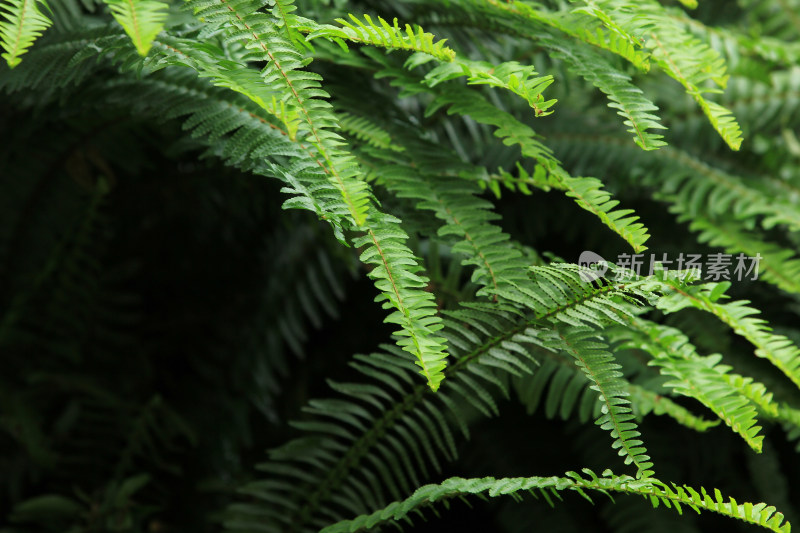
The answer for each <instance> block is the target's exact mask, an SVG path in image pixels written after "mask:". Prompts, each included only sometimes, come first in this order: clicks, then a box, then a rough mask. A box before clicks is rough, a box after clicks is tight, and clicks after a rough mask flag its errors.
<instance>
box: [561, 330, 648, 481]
mask: <svg viewBox="0 0 800 533" xmlns="http://www.w3.org/2000/svg"><path fill="white" fill-rule="evenodd" d="M558 337H559V338H560V340H561V342H563V344H564V346H565V349H566V350H567V351H568V352H569V353H570V354H571V355H572V356H573V357H575V359H576V361H577V364H578V366H579V367H580V368H581V370H583V373H584V374H585V375H586V377H587V378H588V379H589V381H591V383H592V385H591V388H592V389H593V390H595V391H597V393H598V394H599V395H600V401H601V402H602V408H601V412H602V414H601V416H600V418H598V419H597V422H596V423H597V425H598V426H600V427H601V428H603V429H605V430H606V431H609V432H610V433H611V438H612V439H614V443H613V445H612V447H613V448H614V449H617V450H618V453H619V455H620V456H621V457H624V458H625V464H630V463H633V464H634V466H636V469H637V471H636V477H637V478H649V477H652V476H653V471H652V470H651V468H652V467H653V463H652V462H651V461H650V456H648V455H647V449H646V448H645V447H644V446H643V443H642V441H641V440H640V439H639V437H640V436H641V433H639V430H638V428H637V424H636V422H635V420H634V418H635V417H634V415H633V413H632V410H631V407H630V400H628V395H629V392H628V386H627V383H626V381H625V380H624V379H623V378H622V373H621V372H620V371H619V369H620V368H621V366H620V365H619V364H618V363H616V362H615V361H614V357H613V355H611V353H609V352H608V351H607V349H606V347H605V346H604V345H603V343H602V342H601V341H600V339H599V338H598V337H597V333H596V332H594V331H592V330H591V329H589V328H585V327H584V328H580V327H579V328H575V329H572V330H569V331H568V332H567V333H566V334H558Z"/></svg>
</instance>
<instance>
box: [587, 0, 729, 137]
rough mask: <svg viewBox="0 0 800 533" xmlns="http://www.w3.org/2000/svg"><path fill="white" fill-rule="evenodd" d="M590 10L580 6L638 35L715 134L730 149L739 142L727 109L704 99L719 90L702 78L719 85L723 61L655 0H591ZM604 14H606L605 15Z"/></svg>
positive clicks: (724, 79) (723, 80)
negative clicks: (636, 0) (699, 111)
mask: <svg viewBox="0 0 800 533" xmlns="http://www.w3.org/2000/svg"><path fill="white" fill-rule="evenodd" d="M587 3H588V4H589V5H590V6H592V7H593V9H589V10H585V11H584V12H585V13H587V14H592V15H594V16H597V17H598V18H600V20H603V22H604V23H605V24H612V25H613V26H612V28H614V29H617V30H619V31H623V32H625V34H626V35H631V36H634V37H633V38H636V37H637V36H639V38H643V39H644V43H645V46H646V47H647V48H648V49H650V51H651V54H652V55H651V57H652V59H653V60H654V62H655V63H656V64H657V65H658V66H659V67H660V68H661V69H662V70H663V71H664V72H666V73H667V74H668V75H669V76H670V77H672V78H673V79H675V80H676V81H678V82H679V83H680V84H681V85H683V87H684V89H685V90H686V93H687V94H688V95H689V96H691V97H692V98H693V99H694V100H695V102H697V104H698V105H699V106H700V108H701V109H702V110H703V113H705V115H706V117H707V118H708V120H709V121H710V122H711V125H712V126H714V129H716V130H717V133H719V135H720V136H721V137H722V138H723V139H724V140H725V142H726V143H727V144H728V146H730V147H731V148H732V149H733V150H738V149H739V147H740V146H741V144H742V130H741V128H740V127H739V124H738V123H737V122H736V119H735V118H734V117H733V115H732V113H731V111H730V110H728V109H726V108H725V107H723V106H722V105H720V104H718V103H716V102H714V101H711V100H708V99H707V98H706V97H705V95H706V94H708V93H716V92H719V90H718V89H714V88H709V86H708V83H707V82H711V83H713V84H716V85H717V86H719V87H720V88H723V89H724V88H725V85H726V83H727V80H728V75H727V74H726V71H725V62H724V60H723V59H722V58H721V57H720V55H719V54H718V53H717V52H716V51H715V50H714V49H713V48H711V47H710V46H708V45H707V44H705V43H703V42H702V41H700V40H698V39H695V38H694V37H693V36H692V35H691V34H690V33H689V32H688V31H686V30H685V29H684V28H683V27H682V26H681V24H680V22H678V21H676V20H675V19H674V18H672V17H670V16H669V13H668V12H667V11H666V10H665V9H664V8H663V6H661V5H660V4H659V3H658V2H657V1H655V0H643V1H640V2H636V3H635V4H634V3H632V2H628V1H627V0H596V1H595V0H593V1H589V2H587ZM606 17H607V18H606Z"/></svg>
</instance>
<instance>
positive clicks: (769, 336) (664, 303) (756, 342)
mask: <svg viewBox="0 0 800 533" xmlns="http://www.w3.org/2000/svg"><path fill="white" fill-rule="evenodd" d="M665 283H666V284H667V286H669V287H670V288H671V289H672V290H673V292H672V293H671V294H669V295H667V296H665V297H664V298H662V299H661V300H659V302H658V307H659V308H660V309H663V310H664V311H666V312H669V313H674V312H676V311H680V310H681V309H685V308H686V307H695V308H697V309H701V310H703V311H707V312H709V313H712V314H713V315H715V316H716V317H717V318H719V319H720V320H721V321H722V322H724V323H725V324H727V325H728V326H730V328H731V329H732V330H733V331H734V332H735V333H736V334H737V335H740V336H742V337H744V338H745V339H747V340H748V341H749V342H750V343H751V344H752V345H753V346H754V347H755V348H756V351H755V354H756V355H757V356H759V357H763V358H765V359H767V360H769V362H771V363H772V364H773V365H775V367H777V368H778V369H779V370H780V371H781V372H783V373H784V374H785V375H786V376H787V377H788V378H789V379H791V380H792V381H793V382H794V384H795V385H796V386H798V387H800V349H798V347H797V346H796V345H795V344H794V343H793V342H792V341H791V340H790V339H788V338H786V337H784V336H783V335H776V334H774V333H771V331H770V330H771V328H770V327H769V326H768V325H767V321H766V320H764V319H762V318H755V317H754V316H753V315H758V314H760V313H759V311H758V310H756V309H753V308H752V307H749V306H748V305H747V304H749V303H750V302H748V301H746V300H736V301H733V302H728V303H721V302H720V300H723V299H725V298H727V297H728V296H726V295H725V291H726V290H727V288H728V287H730V282H728V281H725V282H720V283H705V284H701V285H687V284H685V283H682V282H681V281H679V280H677V279H675V278H674V277H669V276H668V277H666V278H665Z"/></svg>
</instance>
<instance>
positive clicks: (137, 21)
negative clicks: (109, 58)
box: [103, 0, 167, 56]
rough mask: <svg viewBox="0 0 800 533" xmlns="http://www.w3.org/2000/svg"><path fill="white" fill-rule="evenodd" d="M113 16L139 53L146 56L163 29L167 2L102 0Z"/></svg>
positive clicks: (155, 0) (156, 0)
mask: <svg viewBox="0 0 800 533" xmlns="http://www.w3.org/2000/svg"><path fill="white" fill-rule="evenodd" d="M103 1H104V2H105V3H106V4H107V5H108V7H109V8H110V9H111V13H112V14H113V15H114V18H115V19H116V20H117V22H119V24H120V26H122V27H123V28H124V29H125V33H127V34H128V36H129V37H130V38H131V40H132V41H133V44H134V46H136V50H137V51H138V52H139V55H141V56H146V55H147V53H148V52H149V51H150V47H151V46H152V44H153V40H154V39H155V38H156V35H158V34H159V33H161V30H162V29H164V23H165V22H166V20H167V4H165V3H164V2H161V1H160V0H103Z"/></svg>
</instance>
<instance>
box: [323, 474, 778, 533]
mask: <svg viewBox="0 0 800 533" xmlns="http://www.w3.org/2000/svg"><path fill="white" fill-rule="evenodd" d="M583 473H584V474H585V475H586V477H584V476H583V475H581V474H578V473H576V472H567V474H566V476H565V477H556V476H552V477H530V478H503V479H495V478H491V477H486V478H479V479H463V478H450V479H448V480H446V481H444V482H442V483H441V484H439V485H426V486H424V487H421V488H419V489H417V491H416V492H414V494H413V495H412V496H410V497H409V498H407V499H406V500H403V501H398V502H393V503H392V504H390V505H389V506H387V507H386V508H384V509H381V510H378V511H375V512H374V513H372V514H370V515H362V516H359V517H358V518H355V519H353V520H346V521H342V522H339V523H337V524H334V525H332V526H329V527H326V528H325V529H323V530H322V533H355V532H357V531H369V530H371V529H373V528H375V527H378V526H381V525H383V524H384V523H385V522H388V521H398V520H402V519H404V518H409V517H410V515H411V514H412V513H414V514H419V513H420V512H421V510H423V509H425V508H427V507H430V506H432V505H433V504H434V503H437V502H442V504H443V505H445V506H447V505H448V500H451V499H453V498H456V497H459V498H463V497H464V496H468V495H478V496H483V495H486V496H490V497H497V496H505V495H507V496H511V497H514V498H515V499H521V495H520V494H519V493H522V492H528V493H529V494H530V495H532V496H534V497H537V496H539V495H540V496H542V497H543V498H544V499H545V500H546V501H547V502H548V503H550V504H552V503H553V499H554V498H555V499H559V500H560V499H562V498H561V494H560V493H561V492H563V491H574V492H577V493H578V494H580V495H581V496H582V497H584V498H586V499H587V500H589V501H590V502H591V501H592V499H591V497H590V496H589V495H588V494H586V492H587V491H598V492H601V493H603V494H605V495H607V496H609V497H610V494H609V493H621V494H637V495H640V496H642V497H644V498H646V499H648V500H650V503H651V504H652V505H653V507H657V506H658V505H659V504H663V505H664V506H665V507H667V508H674V509H675V510H676V511H677V512H678V513H682V512H683V509H682V506H684V505H685V506H686V507H689V508H690V509H692V510H694V511H695V512H697V513H698V514H699V513H700V512H701V511H712V512H715V513H719V514H721V515H723V516H727V517H729V518H736V519H738V520H742V521H744V522H746V523H748V524H752V525H757V526H761V527H763V528H765V529H768V530H770V531H775V532H778V533H789V532H790V531H791V524H789V522H786V521H785V520H784V517H783V514H782V513H780V512H777V510H776V509H775V508H774V507H771V506H767V504H765V503H758V504H752V503H750V502H745V503H742V504H740V503H737V502H736V500H734V499H733V498H728V499H727V500H726V499H725V498H724V497H723V496H722V494H721V493H720V491H719V490H714V494H713V496H712V495H711V494H709V493H708V491H706V489H704V488H701V489H700V492H698V491H696V490H695V489H693V488H692V487H689V486H686V485H673V486H672V487H670V486H668V485H666V484H664V483H662V482H660V481H658V480H655V479H638V480H637V479H634V478H632V477H630V476H616V475H614V474H613V473H612V472H611V471H609V470H606V471H605V472H604V473H603V476H602V477H600V476H598V475H597V474H595V473H594V472H592V471H591V470H589V469H583Z"/></svg>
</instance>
